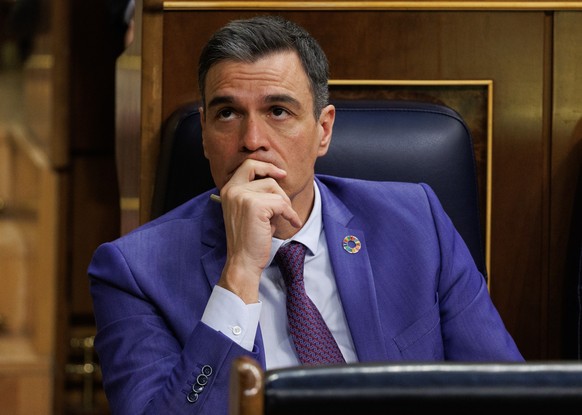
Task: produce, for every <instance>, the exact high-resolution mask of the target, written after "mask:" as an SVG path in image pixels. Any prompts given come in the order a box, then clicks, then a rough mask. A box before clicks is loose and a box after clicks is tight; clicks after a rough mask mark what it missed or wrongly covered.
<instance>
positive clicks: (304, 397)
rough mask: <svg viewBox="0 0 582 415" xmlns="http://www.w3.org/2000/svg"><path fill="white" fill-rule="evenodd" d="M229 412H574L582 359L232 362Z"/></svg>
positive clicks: (579, 404)
mask: <svg viewBox="0 0 582 415" xmlns="http://www.w3.org/2000/svg"><path fill="white" fill-rule="evenodd" d="M230 392H231V395H230V408H231V411H230V414H231V415H296V414H301V415H353V414H358V415H359V414H365V415H386V414H407V415H418V414H429V413H435V412H438V413H445V414H447V415H466V414H471V415H479V414H481V415H492V414H495V413H499V412H501V413H504V414H505V413H508V414H511V413H513V414H521V413H524V414H528V415H539V414H544V415H553V414H560V415H567V414H579V413H580V408H582V364H581V363H578V362H576V363H572V362H570V363H566V362H538V363H476V362H475V363H462V362H440V363H439V362H430V363H422V362H417V363H415V362H411V363H358V364H349V365H337V366H297V367H290V368H284V369H276V370H267V371H266V372H263V371H262V370H261V368H260V366H259V365H258V364H257V363H256V362H255V361H253V360H252V359H251V358H248V357H245V358H239V359H238V360H237V361H235V362H234V364H233V370H232V372H231V389H230Z"/></svg>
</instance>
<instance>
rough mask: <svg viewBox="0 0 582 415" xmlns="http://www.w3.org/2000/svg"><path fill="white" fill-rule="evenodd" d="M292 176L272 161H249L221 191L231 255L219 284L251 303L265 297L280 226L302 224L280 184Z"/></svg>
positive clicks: (228, 252) (228, 254) (245, 162)
mask: <svg viewBox="0 0 582 415" xmlns="http://www.w3.org/2000/svg"><path fill="white" fill-rule="evenodd" d="M286 175H287V172H286V171H285V170H281V169H279V168H278V167H276V166H275V165H273V164H271V163H266V162H262V161H257V160H251V159H248V160H245V161H244V162H243V163H242V164H241V165H240V167H239V168H238V169H237V170H236V172H235V173H234V174H233V176H232V177H231V178H230V180H229V181H228V182H227V183H226V184H225V185H224V186H223V188H222V189H221V192H220V196H221V199H222V210H223V216H224V224H225V229H226V242H227V257H226V264H225V267H224V270H223V272H222V276H221V278H220V280H219V282H218V285H219V286H221V287H223V288H226V289H228V290H230V291H232V292H234V293H235V294H236V295H238V296H239V297H240V298H241V299H242V300H243V301H244V302H245V303H246V304H250V303H256V302H257V301H258V299H259V280H260V277H261V273H262V272H263V269H264V268H265V267H266V266H267V261H268V259H269V254H270V251H271V238H272V236H273V235H274V234H275V232H276V231H277V229H278V228H284V227H286V226H289V225H291V226H292V227H294V228H300V227H301V225H302V223H301V220H300V218H299V215H298V214H297V212H296V211H295V210H294V209H293V207H292V205H291V200H290V199H289V197H288V196H287V194H286V193H285V191H284V190H283V189H282V188H281V186H280V185H279V183H277V180H280V179H283V178H285V176H286Z"/></svg>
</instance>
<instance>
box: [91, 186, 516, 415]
mask: <svg viewBox="0 0 582 415" xmlns="http://www.w3.org/2000/svg"><path fill="white" fill-rule="evenodd" d="M316 180H317V181H318V184H319V187H320V190H321V197H322V209H323V226H324V229H325V234H326V239H327V244H328V247H329V254H330V257H331V263H332V266H333V270H334V273H335V278H336V281H337V287H338V290H339V295H340V298H341V301H342V305H343V307H344V311H345V314H346V317H347V321H348V325H349V328H350V331H351V335H352V338H353V341H354V345H355V348H356V352H357V355H358V358H359V360H360V361H362V362H378V361H441V360H456V361H522V360H523V358H522V356H521V354H520V353H519V351H518V349H517V347H516V345H515V343H514V341H513V340H512V338H511V336H510V335H509V334H508V332H507V331H506V329H505V327H504V324H503V322H502V320H501V318H500V316H499V314H498V312H497V311H496V309H495V307H494V305H493V304H492V302H491V299H490V297H489V295H488V291H487V285H486V283H485V280H484V278H483V276H482V275H481V274H480V273H479V272H478V270H477V268H476V266H475V264H474V262H473V259H472V257H471V254H470V253H469V251H468V249H467V247H466V246H465V244H464V242H463V240H462V239H461V237H460V236H459V234H458V233H457V232H456V230H455V229H454V227H453V225H452V223H451V221H450V219H449V217H448V216H447V215H446V214H445V212H444V211H443V209H442V207H441V205H440V203H439V201H438V199H437V197H436V196H435V194H434V193H433V191H432V190H431V189H430V188H429V187H428V186H426V185H423V184H407V183H385V182H384V183H381V182H369V181H359V180H351V179H340V178H334V177H330V176H318V177H317V179H316ZM347 235H353V236H356V237H357V238H358V239H359V240H360V241H361V244H362V248H361V250H360V251H359V252H358V253H356V254H350V253H348V252H346V251H345V250H344V249H343V248H342V241H343V239H344V237H345V236H347ZM225 254H226V241H225V237H224V223H223V219H222V210H221V207H220V205H219V204H216V203H213V202H211V201H209V193H205V194H202V195H200V196H198V197H196V198H194V199H192V200H190V201H188V202H186V203H185V204H183V205H182V206H180V207H178V208H177V209H174V210H173V211H171V212H169V213H167V214H166V215H164V216H162V217H160V218H158V219H156V220H154V221H152V222H150V223H147V224H145V225H144V226H141V227H140V228H138V229H136V230H135V231H133V232H131V233H129V234H128V235H125V236H123V237H121V238H120V239H118V240H116V241H113V242H111V243H106V244H103V245H102V246H100V247H99V248H98V249H97V250H96V252H95V254H94V257H93V259H92V261H91V264H90V266H89V271H88V272H89V275H90V278H91V294H92V296H93V301H94V311H95V318H96V323H97V329H98V332H97V336H96V342H95V347H96V350H97V353H98V356H99V359H100V362H101V366H102V371H103V380H104V387H105V391H106V393H107V397H108V399H109V403H110V407H111V410H112V412H113V413H114V414H123V415H128V414H131V415H133V414H161V413H171V414H211V415H222V414H226V413H227V406H228V384H229V372H230V367H231V363H232V361H233V359H234V358H236V357H238V356H241V355H250V356H251V357H253V358H255V359H257V360H258V361H259V362H261V363H262V364H263V366H264V351H263V342H262V337H261V332H260V327H259V330H258V333H257V337H256V341H255V347H254V350H253V351H252V352H247V351H246V350H244V349H243V348H241V347H240V346H238V345H236V344H234V343H233V342H232V341H230V340H229V339H228V338H227V337H226V336H224V335H222V334H221V333H219V332H216V331H215V330H213V329H211V328H209V327H208V326H206V325H205V324H203V323H201V322H200V318H201V316H202V313H203V311H204V308H205V306H206V303H207V301H208V298H209V296H210V293H211V290H212V287H213V286H214V285H215V284H216V283H217V281H218V279H219V277H220V274H221V271H222V268H223V265H224V262H225ZM205 366H207V367H206V369H208V367H210V368H211V370H212V373H211V374H210V375H209V376H207V380H208V383H207V384H206V385H205V386H204V388H203V389H202V390H199V393H197V394H195V395H196V396H194V394H190V392H192V387H193V385H196V379H197V376H198V375H199V374H200V373H201V371H202V370H203V367H205ZM188 394H190V398H191V399H190V400H196V401H195V402H193V403H192V402H189V400H188V399H187V396H188ZM193 398H194V399H193Z"/></svg>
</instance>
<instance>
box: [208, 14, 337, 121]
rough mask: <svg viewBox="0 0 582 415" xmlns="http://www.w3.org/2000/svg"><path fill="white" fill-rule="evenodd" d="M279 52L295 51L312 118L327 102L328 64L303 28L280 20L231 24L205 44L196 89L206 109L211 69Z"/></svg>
mask: <svg viewBox="0 0 582 415" xmlns="http://www.w3.org/2000/svg"><path fill="white" fill-rule="evenodd" d="M281 51H295V52H297V54H298V55H299V59H300V60H301V64H302V65H303V69H304V70H305V73H306V74H307V77H308V78H309V84H310V88H311V93H312V96H313V110H314V115H315V118H316V119H317V118H319V115H320V114H321V110H322V109H323V108H324V107H325V106H326V105H327V104H328V100H329V89H328V80H329V63H328V61H327V57H326V55H325V53H324V51H323V49H322V48H321V46H320V45H319V43H318V42H317V41H316V40H315V38H313V36H311V35H310V34H309V33H308V32H307V31H306V30H305V29H304V28H302V27H300V26H299V25H297V24H295V23H293V22H291V21H289V20H286V19H284V18H282V17H280V16H258V17H254V18H251V19H241V20H233V21H231V22H230V23H228V24H227V25H226V26H224V27H223V28H221V29H219V30H218V31H217V32H216V33H214V35H212V37H211V38H210V40H209V41H208V43H207V44H206V46H205V47H204V49H203V50H202V53H201V54H200V59H199V63H198V87H199V88H200V94H201V96H202V105H203V106H204V107H206V96H205V83H206V75H207V74H208V71H209V70H210V68H211V67H212V65H214V64H216V63H218V62H221V61H224V60H234V61H241V62H248V63H252V62H256V61H257V60H259V59H260V58H262V57H264V56H267V55H269V54H272V53H276V52H281Z"/></svg>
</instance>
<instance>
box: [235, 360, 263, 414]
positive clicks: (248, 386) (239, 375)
mask: <svg viewBox="0 0 582 415" xmlns="http://www.w3.org/2000/svg"><path fill="white" fill-rule="evenodd" d="M263 376H264V374H263V369H262V368H261V365H260V364H259V363H258V362H257V361H256V360H254V359H252V358H250V357H248V356H242V357H239V358H237V359H236V360H235V361H234V362H233V364H232V369H231V372H230V387H229V397H228V398H229V411H228V413H229V415H262V414H263V410H264V383H263Z"/></svg>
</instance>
